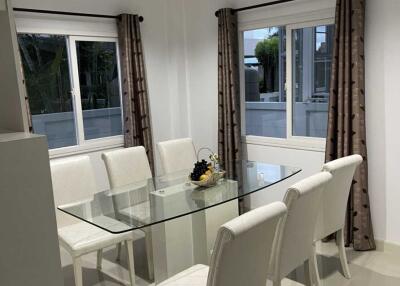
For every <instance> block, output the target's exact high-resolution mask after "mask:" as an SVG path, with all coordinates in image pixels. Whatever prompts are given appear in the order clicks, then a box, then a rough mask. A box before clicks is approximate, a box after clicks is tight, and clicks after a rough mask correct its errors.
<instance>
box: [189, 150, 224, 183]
mask: <svg viewBox="0 0 400 286" xmlns="http://www.w3.org/2000/svg"><path fill="white" fill-rule="evenodd" d="M204 149H208V148H202V149H200V150H199V152H200V151H201V150H204ZM197 157H198V156H197ZM209 158H210V160H211V161H212V163H208V162H207V161H206V160H201V161H199V160H198V161H197V162H196V163H195V164H194V168H193V171H192V173H190V175H189V179H190V180H191V182H192V183H193V184H195V185H198V186H201V187H211V186H214V185H216V184H217V182H218V180H219V179H221V178H222V177H223V176H224V174H225V172H224V171H221V170H219V162H218V155H217V154H214V153H213V152H211V155H210V156H209Z"/></svg>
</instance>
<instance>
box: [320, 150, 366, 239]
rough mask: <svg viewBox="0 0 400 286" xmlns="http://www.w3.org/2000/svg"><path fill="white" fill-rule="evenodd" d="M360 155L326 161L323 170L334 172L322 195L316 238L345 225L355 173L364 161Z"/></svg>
mask: <svg viewBox="0 0 400 286" xmlns="http://www.w3.org/2000/svg"><path fill="white" fill-rule="evenodd" d="M362 160H363V159H362V157H361V156H360V155H351V156H347V157H343V158H340V159H337V160H334V161H331V162H329V163H326V164H325V165H324V166H323V168H322V170H323V171H325V172H329V173H331V174H332V176H333V177H332V180H331V181H330V182H329V183H328V184H327V186H326V190H325V192H324V194H323V195H322V203H321V204H320V209H319V215H318V221H317V227H316V229H315V240H320V239H322V238H324V237H326V236H328V235H330V234H332V233H334V232H336V231H338V230H339V229H341V228H343V227H344V223H345V216H346V208H347V201H348V198H349V192H350V188H351V184H352V181H353V177H354V173H355V171H356V168H357V166H358V165H360V164H361V162H362Z"/></svg>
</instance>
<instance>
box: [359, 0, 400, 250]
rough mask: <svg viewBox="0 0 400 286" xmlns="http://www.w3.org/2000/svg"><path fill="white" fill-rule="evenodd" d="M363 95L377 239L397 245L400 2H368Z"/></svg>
mask: <svg viewBox="0 0 400 286" xmlns="http://www.w3.org/2000/svg"><path fill="white" fill-rule="evenodd" d="M366 12H367V13H366V17H367V18H366V20H367V21H366V40H367V42H366V56H365V58H366V65H367V66H366V92H367V93H366V97H367V106H366V107H367V116H368V117H367V124H368V126H367V131H368V134H367V135H368V138H367V139H368V147H369V149H368V150H369V151H368V155H369V156H370V157H369V166H370V180H369V183H370V189H371V202H372V214H373V222H374V228H375V235H376V237H378V238H380V239H382V240H386V241H388V242H395V243H397V244H400V224H399V220H398V218H399V217H400V208H399V203H400V192H399V187H398V176H399V175H398V163H397V161H398V158H400V150H399V146H400V132H399V129H398V122H399V120H400V114H399V111H398V107H399V106H400V98H399V94H400V81H399V77H400V72H399V66H400V55H399V53H398V51H399V49H400V39H399V38H398V37H396V35H397V33H398V27H399V26H400V19H399V17H398V13H399V12H400V2H399V1H396V0H385V1H381V0H369V1H367V11H366Z"/></svg>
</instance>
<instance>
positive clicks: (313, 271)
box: [309, 243, 321, 286]
mask: <svg viewBox="0 0 400 286" xmlns="http://www.w3.org/2000/svg"><path fill="white" fill-rule="evenodd" d="M309 262H310V276H311V281H312V283H313V284H314V285H317V286H319V285H321V279H320V277H319V272H318V261H317V247H316V244H315V243H314V244H313V247H312V254H311V258H310V261H309Z"/></svg>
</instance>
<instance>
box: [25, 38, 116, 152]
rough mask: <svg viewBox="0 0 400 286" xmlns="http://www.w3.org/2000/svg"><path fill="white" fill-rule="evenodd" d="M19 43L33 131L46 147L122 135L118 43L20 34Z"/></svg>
mask: <svg viewBox="0 0 400 286" xmlns="http://www.w3.org/2000/svg"><path fill="white" fill-rule="evenodd" d="M18 42H19V47H20V53H21V60H22V66H23V70H24V76H25V82H26V90H27V94H28V98H29V105H30V110H31V114H32V124H33V132H34V133H37V134H44V135H47V139H48V144H49V148H50V149H54V148H61V147H67V146H74V145H85V144H87V143H88V142H91V141H93V140H109V139H110V138H116V136H121V134H122V120H121V118H122V117H121V96H120V95H121V92H120V80H119V66H118V54H117V50H118V49H117V42H116V39H113V38H96V37H75V36H65V35H48V34H31V33H23V34H19V35H18Z"/></svg>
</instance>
